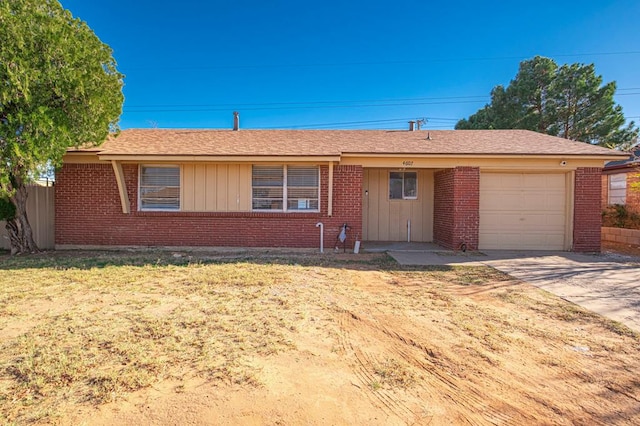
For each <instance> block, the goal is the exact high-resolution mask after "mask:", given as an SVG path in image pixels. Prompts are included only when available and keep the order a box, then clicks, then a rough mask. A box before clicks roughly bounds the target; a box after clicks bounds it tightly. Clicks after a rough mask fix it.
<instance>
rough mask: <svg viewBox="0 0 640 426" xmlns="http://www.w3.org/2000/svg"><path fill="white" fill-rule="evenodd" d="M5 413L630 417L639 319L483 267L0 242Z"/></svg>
mask: <svg viewBox="0 0 640 426" xmlns="http://www.w3.org/2000/svg"><path fill="white" fill-rule="evenodd" d="M0 423H3V424H49V423H53V424H62V425H71V424H73V425H77V424H87V425H89V424H90V425H94V424H96V425H108V424H137V425H151V424H367V425H370V424H374V425H375V424H380V425H382V424H398V425H403V424H411V425H414V424H431V425H449V424H475V425H485V424H487V425H493V424H584V425H593V424H602V425H610V424H629V425H631V424H640V338H639V336H638V335H636V334H634V333H633V332H631V331H630V330H629V329H627V328H626V327H624V326H623V325H621V324H618V323H615V322H612V321H609V320H606V319H604V318H602V317H600V316H598V315H596V314H593V313H590V312H588V311H585V310H583V309H581V308H579V307H577V306H575V305H573V304H570V303H567V302H565V301H563V300H560V299H558V298H557V297H554V296H553V295H550V294H548V293H545V292H543V291H541V290H538V289H536V288H533V287H531V286H528V285H526V284H523V283H520V282H517V281H514V280H512V279H510V278H509V277H508V276H505V275H503V274H501V273H499V272H497V271H495V270H493V269H491V268H488V267H454V268H449V267H438V268H420V269H416V268H402V267H400V266H398V265H397V264H395V263H394V262H393V261H392V260H390V259H389V258H387V257H386V256H384V255H357V256H356V255H333V254H331V255H326V256H320V255H305V254H300V253H298V254H287V255H283V254H278V253H268V252H262V253H257V252H247V253H244V254H236V255H235V257H233V256H229V255H224V254H219V255H216V254H215V253H208V254H205V253H163V252H121V253H103V252H79V253H73V252H67V253H64V252H63V253H45V254H41V255H36V256H27V257H17V258H10V257H8V256H0Z"/></svg>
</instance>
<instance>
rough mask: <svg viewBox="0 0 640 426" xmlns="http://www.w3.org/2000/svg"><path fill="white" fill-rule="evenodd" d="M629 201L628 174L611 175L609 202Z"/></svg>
mask: <svg viewBox="0 0 640 426" xmlns="http://www.w3.org/2000/svg"><path fill="white" fill-rule="evenodd" d="M626 203H627V174H626V173H617V174H615V175H609V204H626Z"/></svg>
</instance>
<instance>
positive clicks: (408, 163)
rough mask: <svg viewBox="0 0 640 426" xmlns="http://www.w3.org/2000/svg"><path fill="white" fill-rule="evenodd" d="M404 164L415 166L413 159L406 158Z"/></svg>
mask: <svg viewBox="0 0 640 426" xmlns="http://www.w3.org/2000/svg"><path fill="white" fill-rule="evenodd" d="M402 165H403V166H405V167H406V166H413V161H412V160H405V161H403V162H402Z"/></svg>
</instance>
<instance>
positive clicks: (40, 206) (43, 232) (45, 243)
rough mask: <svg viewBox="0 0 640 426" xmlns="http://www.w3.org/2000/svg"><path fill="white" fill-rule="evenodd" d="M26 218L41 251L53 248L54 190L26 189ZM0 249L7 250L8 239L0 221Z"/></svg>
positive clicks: (3, 224)
mask: <svg viewBox="0 0 640 426" xmlns="http://www.w3.org/2000/svg"><path fill="white" fill-rule="evenodd" d="M27 193H28V198H27V216H28V217H29V223H30V224H31V229H32V230H33V238H34V240H35V241H36V244H38V247H40V248H41V249H53V248H54V247H55V226H54V221H55V204H54V203H55V201H54V199H55V195H54V194H55V188H54V187H53V186H40V185H32V186H29V187H28V188H27ZM0 248H2V249H5V250H8V249H9V248H10V245H9V237H8V235H7V228H5V222H4V221H0Z"/></svg>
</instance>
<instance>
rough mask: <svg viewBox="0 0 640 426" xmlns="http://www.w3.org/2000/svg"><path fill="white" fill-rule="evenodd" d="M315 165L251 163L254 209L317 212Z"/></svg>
mask: <svg viewBox="0 0 640 426" xmlns="http://www.w3.org/2000/svg"><path fill="white" fill-rule="evenodd" d="M319 199H320V170H319V168H318V167H317V166H311V167H310V166H253V171H252V207H253V210H278V211H312V212H317V211H319V209H320V207H319Z"/></svg>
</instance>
